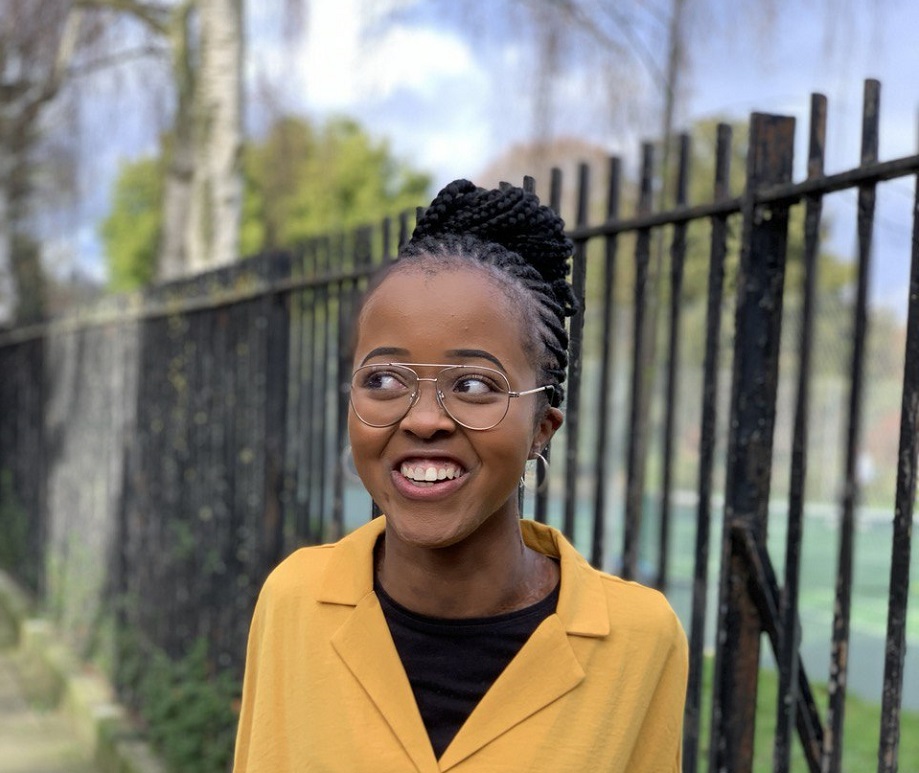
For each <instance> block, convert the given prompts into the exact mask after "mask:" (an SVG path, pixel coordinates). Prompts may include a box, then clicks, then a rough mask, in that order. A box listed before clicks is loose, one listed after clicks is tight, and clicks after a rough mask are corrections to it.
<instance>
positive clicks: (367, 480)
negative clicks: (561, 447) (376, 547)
mask: <svg viewBox="0 0 919 773" xmlns="http://www.w3.org/2000/svg"><path fill="white" fill-rule="evenodd" d="M510 307H511V304H510V303H509V301H508V299H507V296H506V295H505V293H504V292H503V291H502V290H501V289H500V287H498V286H497V285H496V284H495V282H494V281H493V280H492V279H490V278H488V277H487V276H486V275H485V274H484V273H482V272H480V271H477V270H474V269H463V268H459V269H452V268H449V269H443V270H440V271H438V272H437V273H435V274H433V275H432V274H430V273H424V272H423V271H417V270H413V269H409V270H404V271H398V270H397V271H396V272H395V273H393V274H392V275H390V276H389V277H388V278H387V279H385V280H384V281H383V283H382V284H381V285H380V286H379V287H378V288H377V289H376V291H374V292H373V293H372V295H371V296H370V297H369V298H368V300H367V302H366V304H365V306H364V309H363V311H362V313H361V315H360V318H359V321H358V331H357V342H356V347H355V358H354V367H355V368H357V367H360V366H362V365H370V364H374V363H388V362H402V363H435V364H442V365H477V366H482V367H488V368H493V369H496V370H499V371H501V372H502V373H504V375H505V376H506V377H507V379H508V381H509V382H510V388H511V389H512V390H514V391H521V390H526V389H532V388H534V387H537V386H541V384H537V383H536V368H535V366H534V364H533V363H532V362H531V361H530V358H528V357H527V355H526V353H525V351H524V347H523V344H522V336H521V329H520V322H519V320H520V318H521V316H522V315H519V314H515V312H514V309H513V308H510ZM416 370H417V371H418V375H419V376H422V377H431V378H433V377H436V376H437V373H438V371H439V370H440V369H439V368H416ZM420 390H421V394H420V396H419V398H418V400H417V402H416V403H415V405H414V406H413V407H412V408H411V410H410V411H409V412H408V413H407V414H406V416H405V417H404V418H403V419H402V420H401V421H400V422H398V423H397V424H394V425H392V426H389V427H369V426H367V425H366V424H364V423H363V422H361V420H360V419H358V418H357V416H356V415H355V414H354V410H353V408H352V409H351V410H350V411H349V414H348V430H349V434H350V438H351V449H352V452H353V454H354V463H355V465H356V467H357V471H358V474H359V475H360V477H361V479H362V480H363V482H364V485H365V486H366V487H367V490H368V491H369V492H370V494H371V496H372V497H373V499H374V501H375V502H376V503H377V504H378V505H379V506H380V508H381V509H382V510H383V512H384V513H385V514H386V517H387V526H388V528H389V529H390V530H391V531H392V532H393V533H394V535H395V536H396V537H397V538H398V539H400V540H402V541H403V542H405V543H406V544H409V545H414V546H417V547H426V548H436V547H446V546H449V545H454V544H456V543H459V542H461V541H462V540H465V539H467V538H468V537H469V536H470V535H472V534H474V533H475V532H476V531H477V530H478V529H479V527H481V526H482V524H484V523H485V522H486V521H488V520H489V519H490V518H495V517H501V516H502V515H505V516H508V517H514V518H515V517H516V516H517V506H516V491H517V484H518V482H519V480H520V475H521V473H522V471H523V468H524V464H525V462H526V460H527V458H528V456H529V455H530V451H531V449H533V448H536V449H537V450H541V449H542V448H543V447H545V445H546V443H547V442H548V441H549V438H550V437H551V436H552V434H553V433H554V432H555V430H556V429H557V428H558V427H559V426H560V425H561V422H562V414H561V412H560V411H559V410H558V409H557V408H544V407H543V406H544V405H545V402H544V401H540V395H539V394H535V395H526V396H523V397H519V398H512V399H511V401H510V407H509V408H508V412H507V415H506V416H505V417H504V419H503V420H502V421H501V422H500V423H499V424H498V425H497V426H495V427H494V428H492V429H490V430H484V431H481V430H470V429H466V428H465V427H463V426H462V425H460V424H457V423H456V422H455V421H454V420H453V419H452V418H450V416H449V415H448V414H447V413H446V412H445V411H444V410H443V409H442V408H441V407H440V405H439V404H438V403H437V401H436V399H435V394H434V384H433V383H432V382H427V381H424V382H420ZM538 406H539V408H538V410H539V415H537V407H538ZM430 469H433V470H435V471H438V472H440V471H441V470H443V471H444V472H445V473H446V477H444V476H443V475H440V479H439V480H438V481H437V482H434V483H433V484H432V483H430V482H428V481H418V480H417V479H419V478H422V477H424V473H425V472H426V471H427V470H430ZM428 477H430V476H428Z"/></svg>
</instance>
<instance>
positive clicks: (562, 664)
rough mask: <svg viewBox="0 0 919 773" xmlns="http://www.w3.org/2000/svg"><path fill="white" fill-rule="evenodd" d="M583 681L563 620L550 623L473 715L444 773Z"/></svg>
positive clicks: (446, 754) (448, 757) (445, 763)
mask: <svg viewBox="0 0 919 773" xmlns="http://www.w3.org/2000/svg"><path fill="white" fill-rule="evenodd" d="M546 664H551V667H547V665H546ZM583 679H584V670H583V669H582V668H581V664H580V663H579V662H578V660H577V658H576V657H575V654H574V652H573V650H572V649H571V644H570V643H569V642H568V636H567V634H566V633H565V629H564V627H563V625H562V623H561V620H560V619H559V617H558V615H552V616H551V617H548V618H546V620H544V621H543V622H542V624H540V626H539V628H537V629H536V630H535V631H534V632H533V635H532V636H531V637H530V639H529V640H528V641H527V643H526V644H525V645H524V646H523V648H522V649H521V650H520V652H519V653H517V656H516V657H515V658H514V659H513V660H512V661H511V662H510V663H509V664H508V666H507V668H506V669H505V670H504V671H503V672H502V674H501V676H499V677H498V679H497V680H496V681H495V683H494V684H493V685H492V686H491V689H489V691H488V692H487V693H485V696H484V697H483V698H482V700H481V701H480V702H479V704H478V705H477V706H476V707H475V710H474V711H473V712H472V714H470V715H469V718H468V719H467V720H466V722H465V724H463V726H462V727H461V728H460V730H459V732H458V733H457V734H456V737H455V738H454V739H453V742H452V743H451V744H450V746H448V747H447V750H446V751H445V752H444V754H443V756H442V757H441V758H440V770H443V771H446V770H449V769H450V768H452V767H453V766H454V765H457V764H459V763H460V762H462V761H463V760H464V759H466V758H467V757H469V756H470V755H472V754H474V753H475V752H477V751H478V750H479V749H481V748H482V747H483V746H485V745H486V744H488V743H489V742H491V741H493V740H494V739H495V738H497V737H498V736H500V735H501V734H503V733H505V732H507V731H508V730H509V729H510V728H512V727H514V725H517V724H518V723H520V722H522V721H523V720H525V719H526V718H527V717H529V716H531V715H533V714H535V713H536V712H537V711H539V710H540V709H542V708H543V707H545V706H547V705H549V704H550V703H552V702H553V701H555V700H557V699H558V698H560V697H561V696H562V695H564V694H565V693H567V692H569V691H571V690H573V689H574V688H575V687H577V686H578V684H580V683H581V681H582V680H583Z"/></svg>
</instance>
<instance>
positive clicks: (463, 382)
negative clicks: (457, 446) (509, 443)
mask: <svg viewBox="0 0 919 773" xmlns="http://www.w3.org/2000/svg"><path fill="white" fill-rule="evenodd" d="M437 388H438V390H440V394H441V399H442V400H443V404H444V408H445V409H446V410H447V413H449V414H450V415H451V416H452V417H453V418H454V419H455V420H456V421H458V422H459V423H460V424H462V425H464V426H466V427H469V428H470V429H491V428H492V427H494V426H495V425H496V424H498V423H499V422H500V421H501V419H503V418H504V416H505V414H506V413H507V408H508V403H509V402H510V397H508V391H509V390H510V384H508V381H507V378H505V376H504V374H503V373H501V372H500V371H497V370H492V369H491V368H480V367H474V366H470V365H461V366H457V367H455V368H447V369H446V370H443V371H441V373H440V374H439V375H438V377H437Z"/></svg>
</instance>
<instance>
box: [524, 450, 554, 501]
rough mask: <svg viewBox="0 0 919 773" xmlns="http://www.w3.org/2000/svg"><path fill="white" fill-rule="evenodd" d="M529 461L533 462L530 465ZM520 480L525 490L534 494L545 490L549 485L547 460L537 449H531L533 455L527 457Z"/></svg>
mask: <svg viewBox="0 0 919 773" xmlns="http://www.w3.org/2000/svg"><path fill="white" fill-rule="evenodd" d="M529 462H535V464H534V465H533V466H532V467H530V466H529ZM520 482H521V484H522V485H523V487H524V488H525V489H526V490H527V491H532V492H534V493H536V494H541V493H542V492H543V491H545V490H546V487H547V486H548V485H549V460H548V459H546V457H545V456H543V455H542V454H541V453H539V451H533V455H532V456H531V457H530V458H529V459H527V467H525V468H524V470H523V477H521V478H520Z"/></svg>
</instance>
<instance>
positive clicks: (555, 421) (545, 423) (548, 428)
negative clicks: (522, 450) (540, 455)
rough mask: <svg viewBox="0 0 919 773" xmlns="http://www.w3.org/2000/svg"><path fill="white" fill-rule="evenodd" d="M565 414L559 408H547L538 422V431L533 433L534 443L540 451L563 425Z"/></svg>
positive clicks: (533, 446) (534, 446)
mask: <svg viewBox="0 0 919 773" xmlns="http://www.w3.org/2000/svg"><path fill="white" fill-rule="evenodd" d="M564 420H565V415H564V414H563V413H562V412H561V411H560V410H559V409H558V408H552V407H549V408H546V410H545V411H544V412H543V414H542V417H541V418H540V419H539V421H538V422H537V423H536V431H535V432H534V433H533V445H532V448H535V449H536V450H538V451H541V450H542V449H544V448H545V447H546V446H547V445H548V444H549V441H550V440H551V439H552V436H553V435H554V434H555V432H556V430H557V429H558V428H559V427H561V426H562V422H563V421H564Z"/></svg>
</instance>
